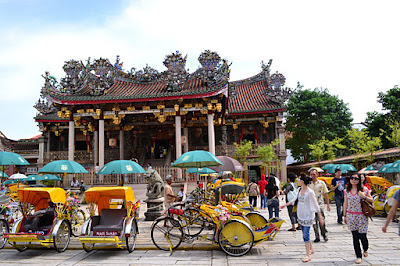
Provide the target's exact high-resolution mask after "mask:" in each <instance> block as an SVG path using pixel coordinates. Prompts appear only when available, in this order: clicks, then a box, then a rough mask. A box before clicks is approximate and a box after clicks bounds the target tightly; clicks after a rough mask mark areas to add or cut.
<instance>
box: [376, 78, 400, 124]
mask: <svg viewBox="0 0 400 266" xmlns="http://www.w3.org/2000/svg"><path fill="white" fill-rule="evenodd" d="M378 103H381V104H382V107H383V109H384V110H387V111H389V112H390V113H391V116H392V117H396V118H397V119H398V116H399V114H400V88H399V87H398V86H397V85H396V86H394V87H393V88H392V89H390V90H388V91H387V92H385V93H384V92H379V93H378Z"/></svg>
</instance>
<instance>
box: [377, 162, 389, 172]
mask: <svg viewBox="0 0 400 266" xmlns="http://www.w3.org/2000/svg"><path fill="white" fill-rule="evenodd" d="M392 164H393V163H387V164H385V165H384V166H382V167H381V169H379V170H378V173H389V168H390V166H392Z"/></svg>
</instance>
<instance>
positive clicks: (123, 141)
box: [119, 130, 125, 160]
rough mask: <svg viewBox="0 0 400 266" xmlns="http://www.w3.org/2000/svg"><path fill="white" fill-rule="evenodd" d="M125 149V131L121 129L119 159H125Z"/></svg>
mask: <svg viewBox="0 0 400 266" xmlns="http://www.w3.org/2000/svg"><path fill="white" fill-rule="evenodd" d="M124 150H125V139H124V131H123V130H120V131H119V159H120V160H123V159H124Z"/></svg>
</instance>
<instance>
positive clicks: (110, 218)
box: [93, 209, 126, 231]
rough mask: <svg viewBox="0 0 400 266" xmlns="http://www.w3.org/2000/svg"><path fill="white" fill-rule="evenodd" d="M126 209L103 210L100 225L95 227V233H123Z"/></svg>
mask: <svg viewBox="0 0 400 266" xmlns="http://www.w3.org/2000/svg"><path fill="white" fill-rule="evenodd" d="M125 216H126V209H103V210H102V211H101V215H100V223H99V224H98V225H94V226H93V231H121V230H122V227H123V222H124V218H125Z"/></svg>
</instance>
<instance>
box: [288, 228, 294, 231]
mask: <svg viewBox="0 0 400 266" xmlns="http://www.w3.org/2000/svg"><path fill="white" fill-rule="evenodd" d="M288 231H296V229H293V228H290V229H289V230H288Z"/></svg>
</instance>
